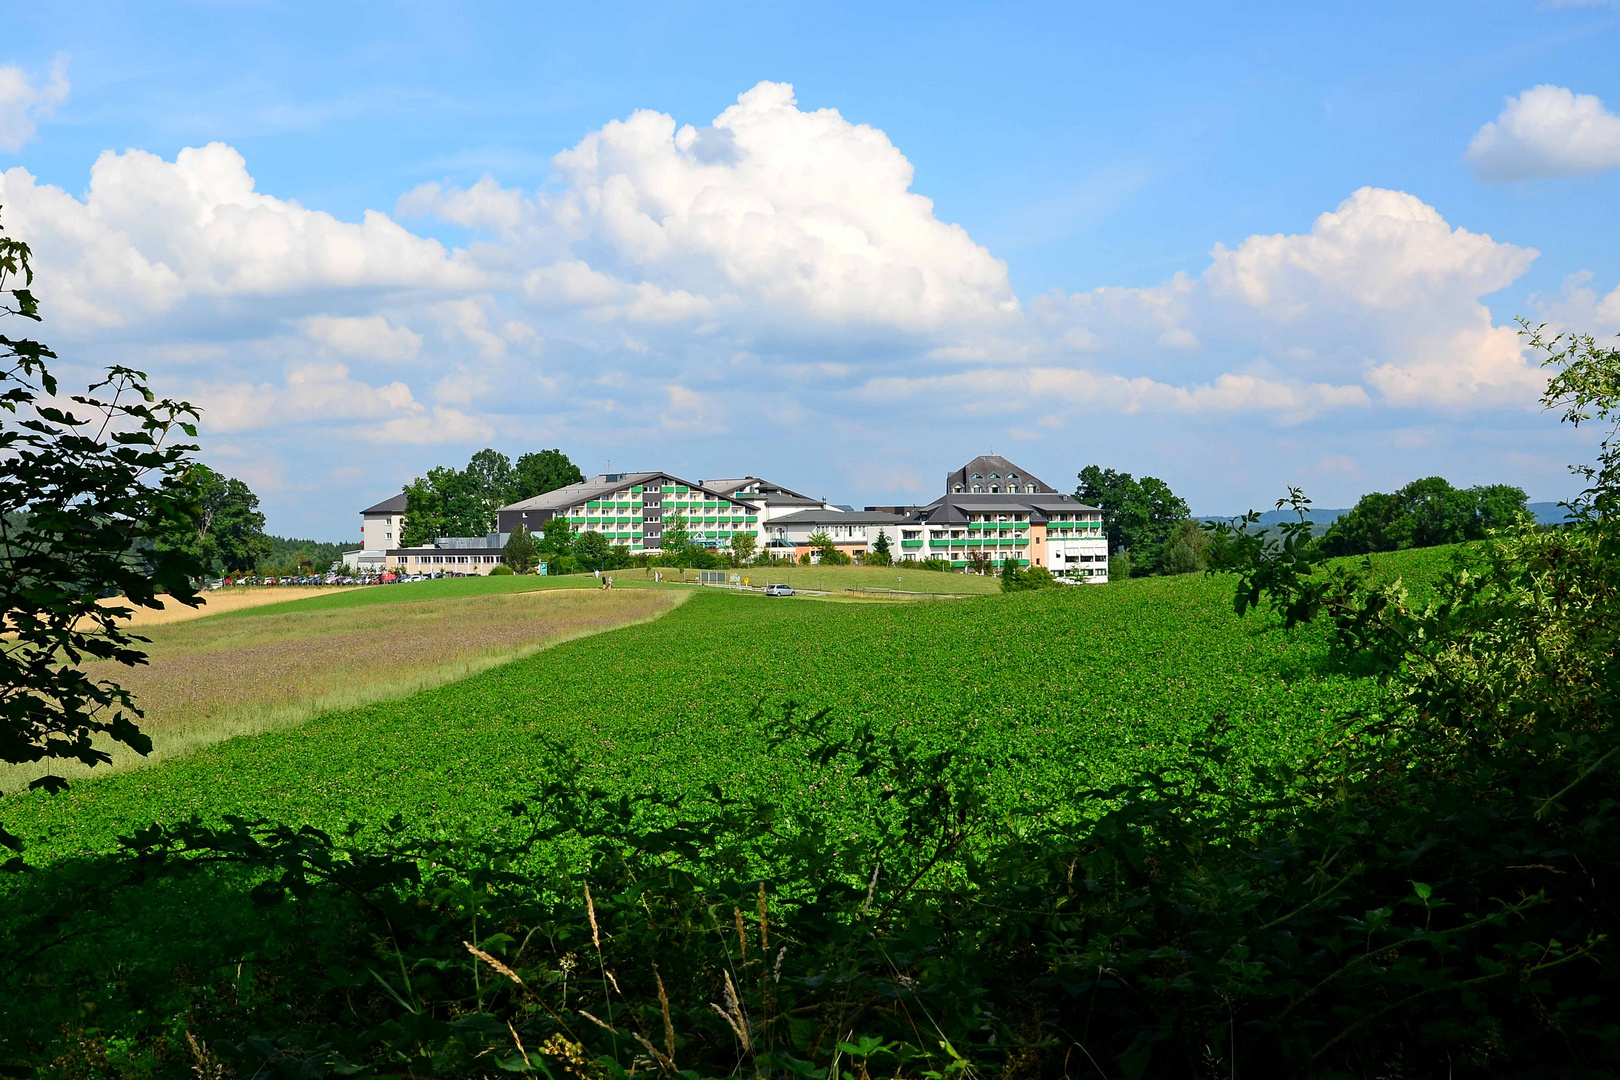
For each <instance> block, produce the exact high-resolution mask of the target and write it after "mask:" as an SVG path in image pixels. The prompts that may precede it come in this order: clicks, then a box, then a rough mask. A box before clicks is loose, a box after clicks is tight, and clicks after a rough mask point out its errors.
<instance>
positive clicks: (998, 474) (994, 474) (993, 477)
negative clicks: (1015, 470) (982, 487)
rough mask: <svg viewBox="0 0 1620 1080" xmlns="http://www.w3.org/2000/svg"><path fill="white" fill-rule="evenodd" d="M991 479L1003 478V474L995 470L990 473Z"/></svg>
mask: <svg viewBox="0 0 1620 1080" xmlns="http://www.w3.org/2000/svg"><path fill="white" fill-rule="evenodd" d="M990 479H992V480H1000V479H1001V474H1000V473H998V472H993V473H991V474H990Z"/></svg>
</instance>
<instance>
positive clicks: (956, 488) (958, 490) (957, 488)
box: [951, 484, 962, 495]
mask: <svg viewBox="0 0 1620 1080" xmlns="http://www.w3.org/2000/svg"><path fill="white" fill-rule="evenodd" d="M951 490H952V491H953V492H955V493H956V494H958V495H960V494H962V485H961V484H957V485H955V486H954V487H952V488H951Z"/></svg>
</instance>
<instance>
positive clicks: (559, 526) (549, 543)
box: [540, 514, 574, 559]
mask: <svg viewBox="0 0 1620 1080" xmlns="http://www.w3.org/2000/svg"><path fill="white" fill-rule="evenodd" d="M573 550H574V526H573V525H572V524H571V523H570V522H569V520H568V519H567V518H565V517H563V516H562V515H561V514H557V515H555V516H553V517H552V518H551V520H549V521H547V522H546V525H545V530H544V538H543V539H542V540H541V541H540V551H541V553H542V554H544V555H545V556H546V557H547V558H549V559H559V558H561V557H562V556H564V555H567V554H568V553H570V552H571V551H573Z"/></svg>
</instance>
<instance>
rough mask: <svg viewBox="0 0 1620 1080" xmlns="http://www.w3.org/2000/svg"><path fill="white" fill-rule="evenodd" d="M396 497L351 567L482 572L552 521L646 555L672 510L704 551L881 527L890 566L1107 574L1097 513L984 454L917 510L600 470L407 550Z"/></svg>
mask: <svg viewBox="0 0 1620 1080" xmlns="http://www.w3.org/2000/svg"><path fill="white" fill-rule="evenodd" d="M403 502H404V496H403V495H395V496H393V497H391V498H389V499H386V500H384V501H383V502H380V503H378V504H377V505H376V506H373V507H369V508H367V509H366V510H363V511H361V521H362V532H361V536H362V537H363V543H364V545H365V547H364V549H363V550H361V551H359V552H350V553H349V554H348V555H346V556H345V557H344V558H345V562H346V563H348V565H349V566H350V567H351V568H353V569H360V570H385V569H386V570H394V571H404V572H406V573H436V572H449V573H460V574H483V573H488V572H489V571H490V570H491V569H493V568H494V567H495V566H496V565H498V564H499V562H500V552H501V548H502V547H503V546H504V545H505V542H506V538H507V537H508V536H509V535H510V534H511V533H512V531H513V530H514V529H516V528H517V527H518V526H519V525H523V526H525V527H526V528H528V529H529V531H530V532H533V533H540V532H543V531H544V529H545V526H546V523H547V522H548V521H550V520H552V519H553V518H556V517H562V518H565V519H566V520H567V521H568V523H569V524H570V525H571V526H573V528H574V530H575V531H576V532H583V531H596V532H600V533H601V534H602V535H603V536H605V537H606V538H607V539H608V541H609V542H610V543H613V544H618V545H620V546H622V547H625V548H628V549H629V551H630V552H631V553H632V554H639V553H642V552H656V551H659V550H661V548H662V544H663V538H664V528H665V525H666V524H667V522H668V521H669V520H670V518H671V517H673V516H674V515H676V514H679V515H680V516H681V517H682V518H683V519H684V521H685V523H686V528H687V534H688V536H689V537H690V538H691V541H692V543H694V544H698V545H700V546H703V547H709V548H723V547H726V546H727V545H728V544H729V543H730V541H731V537H732V536H733V535H735V534H736V533H738V532H749V533H752V534H754V536H755V540H756V546H757V547H758V548H759V549H760V550H761V551H769V552H770V553H772V554H774V555H788V556H792V557H797V556H798V555H799V554H800V553H802V552H804V551H807V550H811V547H810V543H809V541H810V537H812V536H814V535H816V534H818V533H825V534H826V535H827V536H829V537H830V538H831V540H832V542H833V544H834V545H835V546H836V547H837V548H838V549H839V550H840V551H843V552H844V553H845V554H848V555H850V556H854V555H857V554H862V553H865V552H869V551H871V550H872V549H873V548H874V547H875V546H876V544H877V542H878V536H879V535H880V534H881V535H883V536H886V537H887V538H888V541H889V546H890V551H891V555H892V556H893V558H894V559H895V560H896V561H898V562H920V561H922V560H923V559H938V560H942V561H945V562H948V563H949V564H950V565H951V566H952V567H953V568H955V569H958V570H966V569H969V568H971V567H974V566H981V565H984V564H986V563H988V564H989V566H990V568H991V569H994V570H999V569H1000V568H1001V566H1002V564H1003V563H1004V562H1006V561H1009V560H1011V561H1013V562H1015V563H1016V564H1017V565H1019V566H1044V567H1046V568H1047V569H1048V570H1050V571H1051V572H1052V573H1053V574H1054V575H1056V576H1057V577H1058V578H1060V579H1061V580H1064V581H1069V582H1074V583H1077V584H1080V583H1085V584H1101V583H1104V582H1106V581H1107V580H1108V541H1107V539H1106V537H1105V536H1104V534H1103V528H1102V511H1101V510H1100V509H1099V508H1098V507H1095V506H1087V505H1085V504H1084V503H1081V502H1077V501H1076V500H1074V499H1073V498H1071V497H1069V496H1067V495H1064V494H1061V493H1060V492H1058V491H1057V489H1055V488H1053V487H1051V486H1049V485H1048V484H1046V483H1044V482H1043V481H1041V480H1040V479H1039V478H1037V477H1035V476H1032V475H1030V474H1029V473H1028V472H1027V471H1026V470H1024V469H1021V468H1019V467H1018V466H1017V465H1015V464H1013V463H1012V462H1010V461H1008V460H1007V459H1006V458H1002V457H996V456H994V455H991V456H985V457H978V458H974V459H973V460H972V461H970V462H968V463H967V464H966V465H964V466H962V467H961V468H960V469H958V470H956V471H955V472H953V473H951V474H950V475H949V476H947V477H946V480H945V493H944V494H943V495H941V496H940V497H939V498H938V499H935V500H934V501H933V502H931V503H928V504H927V505H920V506H886V507H878V506H871V507H867V508H866V509H865V510H855V509H854V508H853V507H849V506H838V505H834V504H832V503H829V502H826V501H824V500H821V499H816V498H812V497H810V496H807V495H804V494H802V493H801V492H797V491H793V490H791V489H788V488H785V487H782V486H781V485H778V484H772V483H770V482H768V481H765V480H762V479H760V478H759V477H755V476H746V477H740V478H734V479H726V480H710V481H704V482H698V483H693V482H690V481H686V480H682V479H681V478H679V477H677V476H673V475H671V474H669V473H664V472H633V473H606V474H603V475H601V476H594V477H592V478H591V479H589V480H587V481H585V482H584V483H580V484H571V485H569V486H568V487H563V488H558V489H557V490H555V491H548V492H546V493H545V494H544V495H538V496H536V497H534V498H532V499H525V500H524V501H522V502H518V503H513V504H512V505H510V506H503V507H501V509H500V510H499V511H498V513H497V521H498V524H497V528H498V532H495V533H491V534H489V535H488V536H486V537H444V538H441V539H439V540H437V541H435V542H434V543H433V544H430V545H424V546H422V547H416V548H406V547H403V546H400V545H398V544H397V543H393V544H390V543H387V542H386V541H384V538H385V537H386V540H394V538H395V537H398V536H400V535H401V534H402V533H401V530H402V527H403V516H404V509H405V508H404V506H403ZM379 541H383V542H379ZM816 558H819V556H818V555H815V554H812V559H816Z"/></svg>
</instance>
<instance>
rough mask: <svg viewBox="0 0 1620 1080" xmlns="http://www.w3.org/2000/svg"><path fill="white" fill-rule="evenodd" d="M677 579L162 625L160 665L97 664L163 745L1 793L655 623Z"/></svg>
mask: <svg viewBox="0 0 1620 1080" xmlns="http://www.w3.org/2000/svg"><path fill="white" fill-rule="evenodd" d="M690 596H691V593H689V592H686V591H685V590H680V589H667V590H665V589H627V590H625V591H623V592H619V591H609V592H604V591H601V590H598V589H591V588H585V589H555V590H543V591H542V590H536V591H531V592H520V593H499V594H492V595H483V596H471V597H455V598H447V599H435V600H423V601H410V602H400V603H393V604H374V605H365V606H362V607H356V608H334V609H326V610H320V611H296V612H287V613H278V614H275V615H261V616H255V617H253V618H252V619H228V620H221V621H219V622H191V623H186V624H183V625H176V626H172V627H163V628H159V629H157V630H154V631H153V633H152V634H151V637H152V643H151V645H150V646H148V649H149V653H150V663H149V664H148V665H145V666H142V667H136V668H125V667H121V666H118V665H114V664H95V665H90V668H91V669H99V670H96V672H95V673H96V674H98V675H103V676H105V677H108V678H112V679H114V680H116V681H117V682H119V683H120V684H121V685H123V686H125V687H127V688H129V689H130V690H131V692H133V693H134V694H135V695H136V701H137V703H138V704H139V705H140V706H141V707H142V708H143V709H144V710H146V713H147V716H146V718H145V719H143V720H141V721H140V726H141V729H142V730H143V731H145V732H146V733H147V734H148V735H150V736H151V737H152V742H153V751H152V753H151V754H150V755H148V756H147V757H145V758H142V757H141V756H140V755H138V754H135V753H134V752H133V751H130V750H127V749H125V748H123V747H119V746H111V747H108V749H109V752H111V753H112V755H113V763H112V765H111V766H105V765H104V766H100V767H98V768H96V769H93V770H92V769H89V768H87V767H85V766H83V765H78V764H76V763H66V762H59V763H56V764H55V765H54V766H52V767H51V768H49V769H47V768H45V767H44V766H42V765H40V764H34V765H27V766H0V790H4V791H14V790H16V789H18V788H20V787H22V786H23V785H25V784H26V783H27V782H29V781H31V780H33V779H35V778H36V777H38V776H41V775H43V774H44V773H46V772H54V773H56V774H57V775H60V776H66V777H68V778H69V779H84V778H93V777H96V776H105V775H107V774H108V773H109V772H122V771H126V770H128V769H131V768H138V767H141V766H144V765H149V764H152V763H154V762H157V761H162V760H165V759H168V758H174V757H180V756H183V755H185V754H188V753H191V752H193V751H195V750H197V749H200V748H202V747H205V746H208V745H210V744H212V743H216V742H221V741H223V740H225V739H230V738H235V737H237V736H244V735H256V734H259V733H261V732H266V731H272V730H275V729H278V728H285V727H290V726H295V725H297V724H301V723H304V722H306V721H308V720H310V719H313V718H314V717H317V716H321V715H324V714H327V713H333V712H340V711H343V710H346V709H353V708H359V707H361V706H365V705H371V704H374V703H376V702H379V701H389V700H397V699H399V698H404V697H408V696H410V695H412V694H415V693H418V692H420V691H423V690H429V689H432V688H434V687H437V686H443V685H445V684H447V683H451V682H455V681H457V680H460V679H464V678H467V677H469V676H472V675H476V674H478V673H480V672H483V671H487V670H489V669H490V668H493V667H498V666H500V665H502V664H506V663H510V662H512V661H513V660H518V659H522V658H523V657H526V656H530V655H533V654H534V653H537V652H540V651H541V650H544V649H548V648H551V647H552V646H555V645H560V644H563V643H564V642H567V641H573V640H577V639H579V638H582V637H588V636H590V635H592V634H598V633H602V632H604V631H608V630H615V629H619V628H620V627H625V626H632V625H636V624H639V623H645V622H650V621H652V620H653V619H656V618H659V617H661V616H662V615H664V614H666V613H667V612H669V611H671V610H673V609H674V608H675V607H677V606H678V605H680V604H681V603H683V602H685V600H687V599H688V598H689V597H690Z"/></svg>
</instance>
